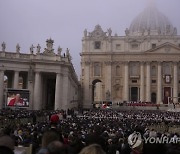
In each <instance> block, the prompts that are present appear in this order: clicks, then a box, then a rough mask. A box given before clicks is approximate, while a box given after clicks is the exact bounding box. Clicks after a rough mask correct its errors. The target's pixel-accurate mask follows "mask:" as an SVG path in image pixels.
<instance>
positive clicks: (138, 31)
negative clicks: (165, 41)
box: [126, 5, 177, 36]
mask: <svg viewBox="0 0 180 154" xmlns="http://www.w3.org/2000/svg"><path fill="white" fill-rule="evenodd" d="M127 31H128V32H127ZM127 33H128V35H131V36H134V35H135V36H140V35H176V34H177V29H176V28H174V27H173V25H172V23H171V22H170V21H169V19H168V18H167V17H166V16H165V15H164V14H162V13H161V12H159V10H158V9H157V8H156V7H155V6H154V5H153V6H152V5H150V6H149V7H147V8H146V9H145V10H144V11H143V12H142V13H140V14H139V15H138V16H137V17H136V18H135V19H134V20H133V21H132V23H131V25H130V28H129V30H128V29H126V34H127Z"/></svg>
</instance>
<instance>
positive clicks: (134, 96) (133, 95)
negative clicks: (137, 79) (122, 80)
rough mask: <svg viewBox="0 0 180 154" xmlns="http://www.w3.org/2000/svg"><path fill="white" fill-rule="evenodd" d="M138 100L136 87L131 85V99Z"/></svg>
mask: <svg viewBox="0 0 180 154" xmlns="http://www.w3.org/2000/svg"><path fill="white" fill-rule="evenodd" d="M137 100H138V87H131V101H137Z"/></svg>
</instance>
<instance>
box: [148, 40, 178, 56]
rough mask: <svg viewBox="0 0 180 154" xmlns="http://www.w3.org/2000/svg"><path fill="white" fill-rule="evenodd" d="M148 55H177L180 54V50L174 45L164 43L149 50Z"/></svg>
mask: <svg viewBox="0 0 180 154" xmlns="http://www.w3.org/2000/svg"><path fill="white" fill-rule="evenodd" d="M146 53H170V54H171V53H175V54H178V53H179V54H180V48H179V47H178V46H176V45H174V44H172V43H164V44H161V45H159V46H157V47H155V48H153V49H150V50H147V51H146Z"/></svg>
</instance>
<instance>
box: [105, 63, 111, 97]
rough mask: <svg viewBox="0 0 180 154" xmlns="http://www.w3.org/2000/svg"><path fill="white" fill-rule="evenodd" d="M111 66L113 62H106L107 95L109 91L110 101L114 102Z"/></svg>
mask: <svg viewBox="0 0 180 154" xmlns="http://www.w3.org/2000/svg"><path fill="white" fill-rule="evenodd" d="M111 64H112V62H111V61H107V62H105V65H106V75H105V78H106V79H105V80H106V84H105V93H106V92H107V91H108V90H109V92H110V100H112V89H111V88H112V78H111V76H112V66H111ZM105 99H106V98H105Z"/></svg>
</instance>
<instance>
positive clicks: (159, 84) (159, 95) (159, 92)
mask: <svg viewBox="0 0 180 154" xmlns="http://www.w3.org/2000/svg"><path fill="white" fill-rule="evenodd" d="M161 103H162V66H161V62H158V79H157V104H161Z"/></svg>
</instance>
